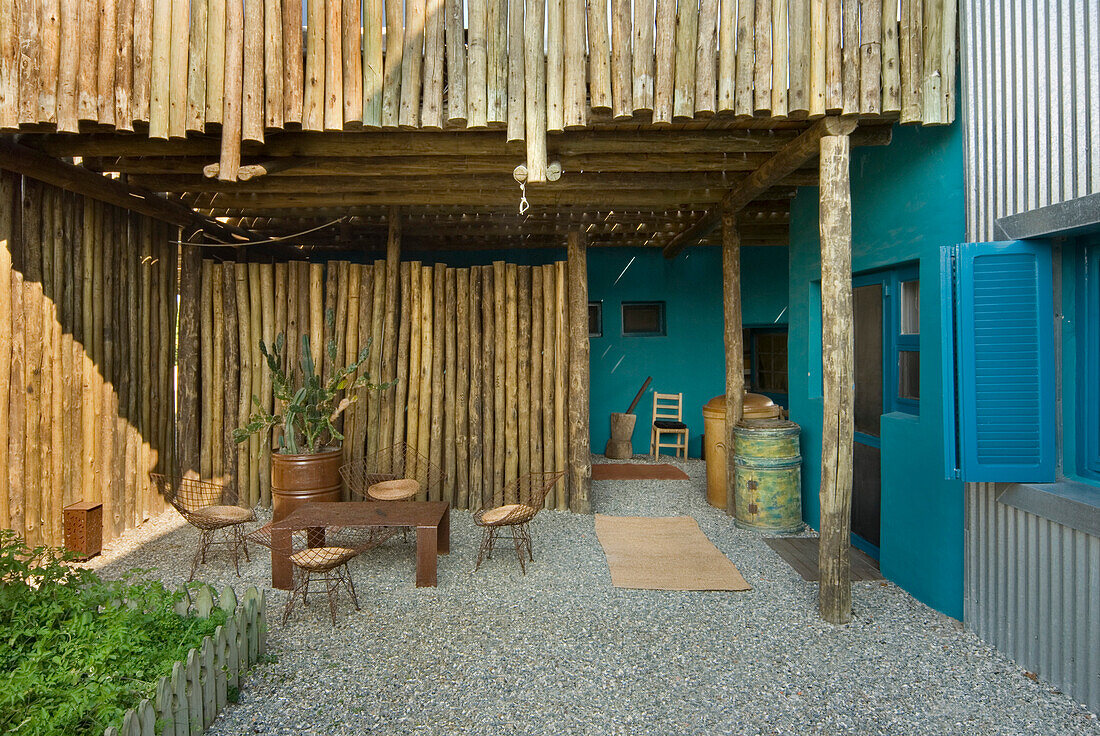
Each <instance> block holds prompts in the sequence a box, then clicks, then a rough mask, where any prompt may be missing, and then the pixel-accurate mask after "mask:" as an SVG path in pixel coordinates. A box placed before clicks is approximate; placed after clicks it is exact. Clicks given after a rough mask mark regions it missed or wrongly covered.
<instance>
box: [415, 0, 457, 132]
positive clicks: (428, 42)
mask: <svg viewBox="0 0 1100 736" xmlns="http://www.w3.org/2000/svg"><path fill="white" fill-rule="evenodd" d="M443 6H444V0H428V2H427V8H426V16H425V18H424V95H423V97H424V101H423V104H422V105H421V109H420V127H421V128H434V129H437V130H439V129H442V128H443V76H444V74H445V68H444V65H443V61H444V60H443V49H444V43H445V41H444V25H445V23H444V17H443V15H444V10H443ZM452 81H453V80H452ZM451 91H452V94H453V92H454V90H453V89H452V90H451Z"/></svg>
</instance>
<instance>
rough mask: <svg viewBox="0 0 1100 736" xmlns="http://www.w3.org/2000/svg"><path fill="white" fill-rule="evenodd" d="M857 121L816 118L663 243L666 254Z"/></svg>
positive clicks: (713, 224) (704, 232)
mask: <svg viewBox="0 0 1100 736" xmlns="http://www.w3.org/2000/svg"><path fill="white" fill-rule="evenodd" d="M856 124H857V121H856V119H855V118H839V117H835V116H830V117H825V118H821V119H820V120H818V121H817V122H816V123H814V124H813V125H812V126H811V127H810V128H809V129H808V130H806V131H805V132H804V133H802V134H801V135H799V136H798V137H797V138H795V139H794V140H793V141H791V142H790V143H788V144H787V145H786V146H784V147H783V148H782V149H781V150H780V151H779V152H778V153H776V154H775V155H774V156H772V157H771V158H770V159H768V161H767V162H766V163H764V165H762V166H761V167H760V168H759V169H757V170H756V171H754V172H752V173H751V174H749V175H748V176H747V177H745V179H744V180H743V181H742V182H741V183H740V184H738V185H737V186H736V187H735V188H733V189H731V190H730V191H729V192H728V193H727V194H726V195H725V196H724V197H723V198H722V200H721V205H720V206H718V207H714V208H713V209H711V210H710V211H709V212H707V214H705V215H703V217H702V218H701V219H700V220H699V221H698V222H696V223H695V224H694V225H692V226H691V227H689V228H688V229H687V230H684V231H683V232H682V233H681V234H680V235H678V236H676V237H675V238H673V240H672V241H671V242H670V243H669V244H668V245H666V246H665V249H664V254H665V258H675V257H676V256H678V255H679V254H680V252H681V251H682V250H683V249H684V248H686V247H687V246H689V245H691V244H692V243H694V242H696V241H698V240H700V239H701V238H703V237H705V236H707V235H709V234H710V233H712V232H714V230H715V228H717V227H718V225H719V224H720V223H721V220H722V212H723V211H727V210H729V211H732V212H737V211H738V210H740V209H742V208H743V207H744V206H745V205H747V204H748V203H749V202H751V201H752V200H754V199H756V198H757V197H759V196H760V195H761V194H763V193H764V192H765V191H767V190H768V189H769V188H771V187H773V186H775V185H776V184H778V183H779V182H781V181H783V180H784V179H785V178H786V177H788V176H789V175H790V174H792V173H793V172H794V171H796V170H797V169H798V168H799V167H801V166H803V165H805V164H806V162H807V161H809V160H811V159H813V158H815V157H816V156H817V155H818V149H819V146H820V141H821V139H822V138H823V137H825V136H839V135H843V136H847V135H849V134H850V133H851V132H852V131H854V130H855V128H856Z"/></svg>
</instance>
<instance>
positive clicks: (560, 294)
mask: <svg viewBox="0 0 1100 736" xmlns="http://www.w3.org/2000/svg"><path fill="white" fill-rule="evenodd" d="M565 266H566V262H565V261H558V262H556V263H554V264H553V267H554V338H555V339H554V470H555V471H558V470H563V471H568V470H569V466H568V464H567V463H568V456H569V448H568V444H567V439H566V429H565V420H566V417H565V403H566V398H567V396H566V392H567V391H568V388H567V387H568V383H569V376H568V375H567V371H568V369H569V365H568V363H569V332H568V329H569V328H568V326H567V325H568V324H569V323H568V317H567V311H566V310H567V304H566V300H567V296H566V293H565V292H566V288H565ZM566 476H567V477H564V478H562V479H561V480H560V481H558V484H557V489H556V490H555V493H554V495H555V497H556V499H557V509H558V511H565V510H567V509H568V508H569V486H570V482H569V478H568V472H566Z"/></svg>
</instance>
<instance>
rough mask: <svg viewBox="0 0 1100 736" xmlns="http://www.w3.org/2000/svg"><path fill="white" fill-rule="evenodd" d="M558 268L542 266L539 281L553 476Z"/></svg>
mask: <svg viewBox="0 0 1100 736" xmlns="http://www.w3.org/2000/svg"><path fill="white" fill-rule="evenodd" d="M554 271H555V266H554V264H552V263H549V264H546V265H544V266H539V268H538V269H537V277H538V279H539V281H540V282H541V283H542V304H541V309H542V345H541V347H540V349H539V353H540V356H539V357H540V360H541V361H542V397H541V403H542V416H541V421H542V471H543V472H544V473H552V472H554V471H555V470H556V469H557V468H556V466H555V463H556V462H557V458H556V449H555V447H556V444H555V441H554V362H555V360H554V351H555V347H556V340H557V335H556V333H555V320H554V315H555V313H556V311H557V310H556V309H555V303H556V296H557V289H556V286H555V279H554ZM554 505H556V499H555V498H553V497H552V495H551V494H547V496H546V501H545V506H546V508H551V507H553V506H554Z"/></svg>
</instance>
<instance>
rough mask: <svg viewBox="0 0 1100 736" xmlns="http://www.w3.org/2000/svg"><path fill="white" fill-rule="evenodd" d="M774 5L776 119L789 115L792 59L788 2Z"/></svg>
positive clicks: (781, 0)
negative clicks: (790, 64) (788, 31)
mask: <svg viewBox="0 0 1100 736" xmlns="http://www.w3.org/2000/svg"><path fill="white" fill-rule="evenodd" d="M770 1H771V3H772V105H771V113H772V115H773V116H775V117H781V116H786V114H787V76H788V73H787V65H788V63H789V62H788V60H789V58H790V53H789V45H788V40H787V27H788V24H787V0H770Z"/></svg>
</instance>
